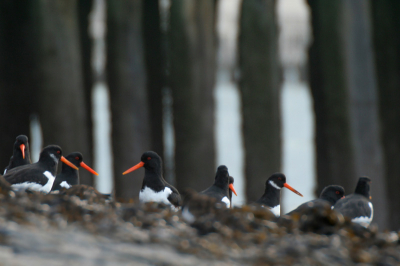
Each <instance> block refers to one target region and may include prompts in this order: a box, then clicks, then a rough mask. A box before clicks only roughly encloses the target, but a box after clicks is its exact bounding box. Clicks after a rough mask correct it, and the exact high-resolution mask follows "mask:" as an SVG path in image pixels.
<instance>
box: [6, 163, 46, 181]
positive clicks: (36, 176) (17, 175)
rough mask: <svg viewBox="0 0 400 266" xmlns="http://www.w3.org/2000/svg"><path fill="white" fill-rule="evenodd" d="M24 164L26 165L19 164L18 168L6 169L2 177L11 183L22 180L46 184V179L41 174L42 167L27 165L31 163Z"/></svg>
mask: <svg viewBox="0 0 400 266" xmlns="http://www.w3.org/2000/svg"><path fill="white" fill-rule="evenodd" d="M26 166H28V167H24V166H20V167H19V168H13V169H10V170H8V171H7V173H6V174H5V175H4V179H5V180H6V181H7V182H8V183H10V184H11V185H13V184H21V183H24V182H33V183H38V184H40V185H42V186H44V185H46V184H47V182H48V179H47V177H46V176H44V175H43V169H40V168H35V167H29V166H31V165H26Z"/></svg>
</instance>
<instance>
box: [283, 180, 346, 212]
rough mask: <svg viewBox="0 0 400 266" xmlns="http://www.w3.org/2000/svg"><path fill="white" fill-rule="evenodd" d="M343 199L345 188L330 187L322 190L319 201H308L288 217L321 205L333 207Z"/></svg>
mask: <svg viewBox="0 0 400 266" xmlns="http://www.w3.org/2000/svg"><path fill="white" fill-rule="evenodd" d="M341 198H344V188H343V187H341V186H337V185H330V186H327V187H325V188H324V189H323V190H322V192H321V195H320V196H319V198H318V199H315V200H310V201H307V202H305V203H303V204H301V205H300V206H298V207H297V208H296V209H294V210H292V211H291V212H289V213H287V214H286V215H292V214H294V213H301V212H303V211H304V210H305V209H307V208H311V207H316V206H319V205H326V204H329V206H330V207H332V206H333V205H335V203H336V202H337V201H338V200H339V199H341Z"/></svg>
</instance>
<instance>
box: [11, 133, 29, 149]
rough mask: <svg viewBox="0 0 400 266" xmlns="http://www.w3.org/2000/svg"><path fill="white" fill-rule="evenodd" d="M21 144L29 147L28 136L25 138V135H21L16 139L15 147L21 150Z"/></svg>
mask: <svg viewBox="0 0 400 266" xmlns="http://www.w3.org/2000/svg"><path fill="white" fill-rule="evenodd" d="M21 144H24V145H25V146H28V145H29V142H28V137H27V136H25V135H19V136H18V137H17V138H16V139H15V142H14V147H17V148H19V146H20V145H21Z"/></svg>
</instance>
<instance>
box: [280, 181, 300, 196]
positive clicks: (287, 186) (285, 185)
mask: <svg viewBox="0 0 400 266" xmlns="http://www.w3.org/2000/svg"><path fill="white" fill-rule="evenodd" d="M283 186H284V187H285V188H287V189H290V190H291V191H293V192H294V193H296V194H297V195H299V196H302V197H303V195H301V193H300V192H298V191H297V190H295V189H294V188H292V187H291V186H289V185H288V184H287V183H285V184H283Z"/></svg>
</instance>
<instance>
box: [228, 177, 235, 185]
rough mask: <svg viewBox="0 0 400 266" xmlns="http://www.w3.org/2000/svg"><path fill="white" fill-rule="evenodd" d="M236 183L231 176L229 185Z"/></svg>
mask: <svg viewBox="0 0 400 266" xmlns="http://www.w3.org/2000/svg"><path fill="white" fill-rule="evenodd" d="M234 182H235V179H234V178H233V177H232V176H229V185H230V184H232V185H233V183H234Z"/></svg>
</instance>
